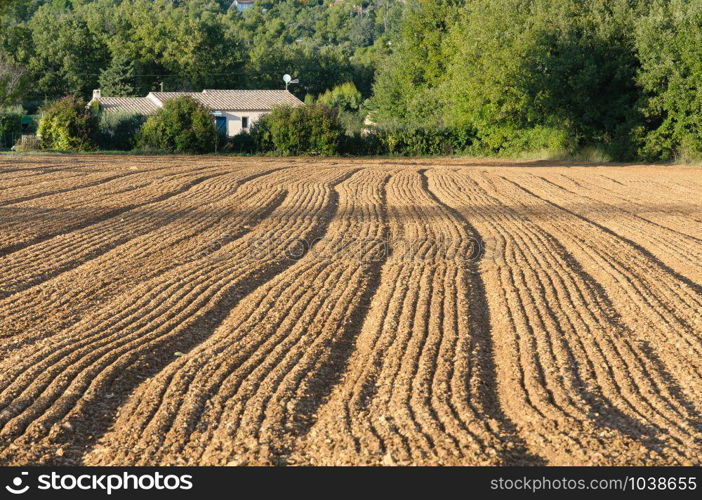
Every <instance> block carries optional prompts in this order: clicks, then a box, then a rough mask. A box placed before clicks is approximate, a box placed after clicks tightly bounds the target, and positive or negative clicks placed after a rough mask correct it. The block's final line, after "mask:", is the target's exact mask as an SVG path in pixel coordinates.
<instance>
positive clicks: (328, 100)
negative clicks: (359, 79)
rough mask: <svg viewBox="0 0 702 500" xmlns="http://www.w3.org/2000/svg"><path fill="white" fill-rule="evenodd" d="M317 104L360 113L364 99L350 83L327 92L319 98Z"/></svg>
mask: <svg viewBox="0 0 702 500" xmlns="http://www.w3.org/2000/svg"><path fill="white" fill-rule="evenodd" d="M317 102H318V103H319V104H324V105H326V106H331V107H334V108H337V109H339V110H340V111H358V109H359V108H360V107H361V103H362V102H363V97H362V96H361V93H360V92H359V91H358V89H357V88H356V86H355V85H354V84H353V83H351V82H348V83H342V84H341V85H337V86H336V87H334V88H333V89H331V90H327V91H326V92H324V93H323V94H322V95H320V96H319V98H318V99H317Z"/></svg>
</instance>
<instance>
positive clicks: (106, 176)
mask: <svg viewBox="0 0 702 500" xmlns="http://www.w3.org/2000/svg"><path fill="white" fill-rule="evenodd" d="M134 173H135V172H124V173H118V174H116V173H114V172H97V173H95V172H92V173H88V172H86V173H79V174H72V175H70V176H65V177H60V178H58V179H53V176H52V178H51V179H49V180H47V181H46V182H37V183H32V184H31V186H32V187H30V188H27V187H17V188H14V189H13V188H8V189H3V190H2V191H1V192H0V206H5V205H10V204H13V203H21V202H23V201H30V200H34V199H36V198H42V197H47V196H53V195H56V194H59V193H67V192H70V191H74V190H80V189H89V188H94V187H97V186H100V185H102V184H106V183H109V182H111V181H114V180H116V179H121V178H122V177H124V176H128V175H130V174H131V175H134ZM76 178H78V179H80V180H79V181H78V182H76V180H77V179H76ZM49 183H50V184H49Z"/></svg>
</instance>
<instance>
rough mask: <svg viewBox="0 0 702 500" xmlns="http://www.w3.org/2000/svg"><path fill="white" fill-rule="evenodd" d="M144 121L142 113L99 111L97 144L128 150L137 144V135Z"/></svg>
mask: <svg viewBox="0 0 702 500" xmlns="http://www.w3.org/2000/svg"><path fill="white" fill-rule="evenodd" d="M145 121H146V117H145V116H143V115H136V114H131V113H105V112H103V113H101V114H100V118H99V122H98V130H99V135H98V144H99V146H100V148H101V149H108V150H120V151H129V150H132V149H134V148H136V146H137V137H138V135H139V131H140V130H141V127H142V125H143V124H144V122H145Z"/></svg>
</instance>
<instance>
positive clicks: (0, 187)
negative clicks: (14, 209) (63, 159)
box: [0, 170, 85, 200]
mask: <svg viewBox="0 0 702 500" xmlns="http://www.w3.org/2000/svg"><path fill="white" fill-rule="evenodd" d="M81 177H85V172H68V173H66V172H62V171H51V170H47V171H45V172H38V173H37V172H25V175H21V176H14V177H12V178H9V177H7V176H6V175H2V174H0V191H1V192H2V199H5V200H6V199H8V198H9V199H11V198H12V196H11V195H9V194H8V191H9V190H14V191H16V192H17V193H21V195H19V196H18V195H17V194H15V195H14V196H17V197H18V198H21V197H22V196H26V194H25V193H27V190H29V191H30V192H31V191H33V190H34V189H33V188H31V187H28V186H33V185H46V184H47V183H52V185H55V183H56V182H57V181H62V180H68V179H73V180H76V179H79V178H81ZM21 187H24V189H19V188H21Z"/></svg>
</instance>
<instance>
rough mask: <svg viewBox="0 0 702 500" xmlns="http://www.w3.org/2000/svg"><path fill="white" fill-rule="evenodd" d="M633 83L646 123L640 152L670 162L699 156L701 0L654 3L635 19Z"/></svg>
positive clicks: (701, 150) (701, 133) (701, 146)
mask: <svg viewBox="0 0 702 500" xmlns="http://www.w3.org/2000/svg"><path fill="white" fill-rule="evenodd" d="M636 34H637V43H636V46H637V49H638V54H639V58H640V60H641V71H640V72H639V75H638V83H639V84H640V85H641V87H642V88H643V90H644V93H645V96H644V99H643V101H642V102H643V112H644V114H645V117H646V125H645V127H642V128H641V129H639V133H640V135H641V140H642V144H641V149H640V151H639V153H640V155H641V156H642V157H643V158H645V159H662V160H670V159H675V158H680V159H687V158H692V159H694V158H697V159H699V158H700V157H702V94H700V89H701V88H702V3H700V2H699V1H695V0H672V1H665V2H664V1H661V0H657V1H656V2H654V4H653V6H652V8H651V11H650V13H649V14H648V15H647V16H645V17H644V18H643V19H642V21H641V22H640V23H639V26H638V30H637V33H636Z"/></svg>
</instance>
